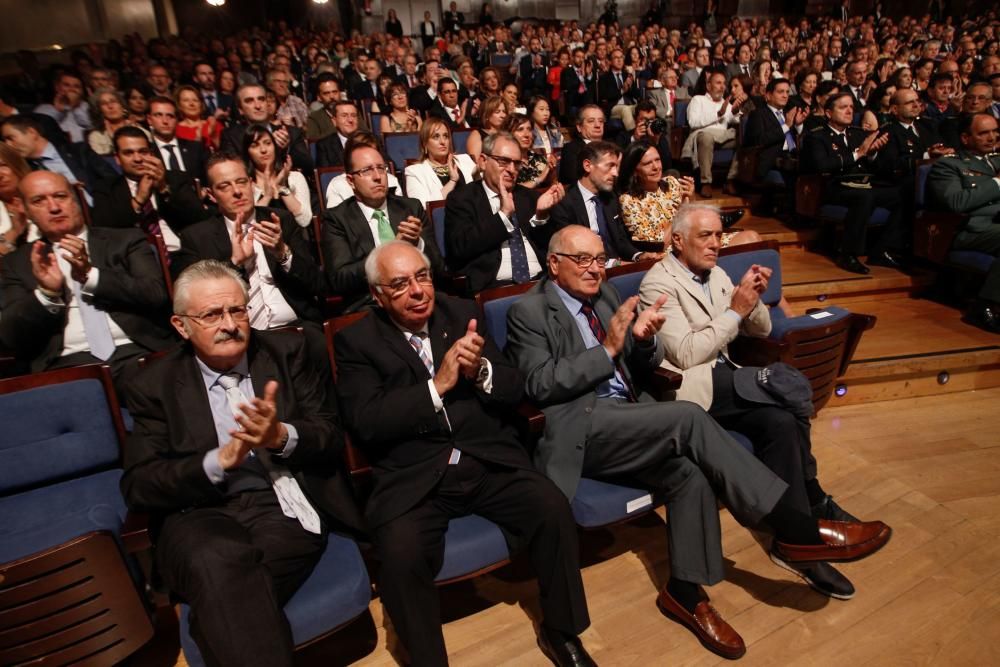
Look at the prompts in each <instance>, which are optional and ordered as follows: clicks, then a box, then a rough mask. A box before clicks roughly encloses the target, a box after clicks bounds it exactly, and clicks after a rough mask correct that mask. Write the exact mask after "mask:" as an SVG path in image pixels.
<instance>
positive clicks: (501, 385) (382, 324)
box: [334, 294, 531, 527]
mask: <svg viewBox="0 0 1000 667" xmlns="http://www.w3.org/2000/svg"><path fill="white" fill-rule="evenodd" d="M478 317H479V316H478V311H477V310H476V307H475V305H474V304H473V303H471V302H469V301H463V300H459V299H453V298H451V297H446V296H443V295H441V294H438V295H437V298H436V303H435V306H434V314H433V316H432V317H431V319H430V322H429V323H428V327H429V334H430V341H431V349H432V350H433V356H434V365H435V367H439V366H440V364H441V360H442V359H444V356H445V353H446V352H447V351H448V349H449V348H450V347H451V345H452V343H453V342H454V341H456V340H458V339H459V338H461V337H462V336H464V335H465V331H466V327H467V326H468V324H469V320H471V319H473V318H478ZM485 338H486V343H485V346H484V348H483V357H484V358H486V359H488V360H489V361H490V364H491V365H492V367H493V389H492V391H491V392H490V393H489V394H487V393H485V392H483V391H482V390H480V389H478V388H477V387H476V386H475V385H474V384H473V383H472V382H469V381H468V380H465V379H460V380H459V381H458V384H457V385H455V387H454V388H453V389H452V390H451V391H449V392H447V393H446V394H445V395H444V396H443V397H442V398H443V401H444V407H445V410H447V413H448V416H447V421H446V420H445V416H444V414H442V413H438V412H435V410H434V405H433V403H432V402H431V395H430V390H429V389H428V387H427V381H428V380H429V379H430V375H429V374H428V373H427V369H426V368H425V367H424V364H423V362H422V361H421V360H420V357H418V356H417V353H416V352H415V351H414V350H413V348H412V347H411V346H410V344H409V342H408V341H407V340H406V338H405V337H404V335H403V333H402V332H401V331H400V330H399V329H398V328H397V327H396V325H395V324H393V323H392V321H391V320H390V319H389V318H388V316H387V315H386V313H385V311H384V310H382V309H376V310H374V311H373V312H372V314H371V315H369V316H368V317H366V318H364V319H362V320H361V321H360V322H358V323H356V324H354V325H352V326H350V327H348V328H346V329H344V330H343V331H342V332H340V333H339V334H338V335H337V338H336V342H335V345H334V348H335V352H336V358H337V375H338V396H339V398H340V405H341V408H342V409H343V413H344V422H345V424H346V426H347V428H348V430H349V431H350V433H351V436H352V437H353V438H354V439H355V442H356V443H357V445H358V446H359V447H361V449H362V450H363V451H364V453H365V455H366V456H367V458H368V460H369V461H370V462H371V464H372V468H373V469H374V478H375V488H374V489H373V490H372V494H371V497H370V498H369V499H368V505H367V508H366V515H367V518H368V521H369V525H371V526H372V527H377V526H379V525H381V524H384V523H385V522H387V521H389V520H391V519H393V518H395V517H398V516H400V515H401V514H403V513H404V512H406V511H407V510H409V509H410V508H412V507H413V506H414V505H416V504H417V502H419V501H420V500H421V499H422V498H423V497H424V496H426V495H427V494H428V493H429V492H430V491H431V490H432V489H433V488H434V485H435V484H437V483H438V481H439V480H440V479H441V475H442V474H443V473H444V471H445V469H446V468H447V465H448V457H449V456H450V454H451V450H452V448H458V449H460V450H461V451H462V453H463V455H465V456H474V457H476V458H477V459H480V460H484V461H489V462H492V463H496V464H499V465H503V466H508V467H513V468H525V469H530V468H531V462H530V461H529V459H528V456H527V454H526V453H525V450H524V448H523V446H522V445H521V444H520V442H519V441H518V439H517V435H516V433H515V432H514V430H513V428H512V427H511V426H510V422H511V419H510V410H511V408H513V406H515V405H516V404H517V402H518V401H519V400H520V399H521V395H522V393H523V391H524V378H523V376H522V375H521V374H520V373H519V372H518V371H517V369H516V368H514V367H512V366H510V365H509V364H508V363H507V361H506V360H505V359H504V358H503V355H502V354H501V353H500V351H499V350H498V349H497V347H496V345H495V344H494V343H493V341H492V340H491V339H490V338H489V337H488V336H486V337H485ZM449 423H450V424H451V428H450V429H449V428H448V424H449Z"/></svg>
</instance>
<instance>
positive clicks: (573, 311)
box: [552, 280, 584, 317]
mask: <svg viewBox="0 0 1000 667" xmlns="http://www.w3.org/2000/svg"><path fill="white" fill-rule="evenodd" d="M552 286H553V287H555V288H556V294H558V295H559V299H560V300H562V302H563V305H564V306H566V310H568V311H569V313H570V315H572V316H573V317H576V316H577V315H579V314H580V310H581V309H583V304H584V302H583V300H582V299H578V298H576V297H575V296H573V295H572V294H570V293H569V292H567V291H566V290H564V289H563V288H562V287H559V284H558V283H556V281H554V280H553V281H552Z"/></svg>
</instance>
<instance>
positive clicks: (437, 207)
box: [427, 200, 445, 258]
mask: <svg viewBox="0 0 1000 667" xmlns="http://www.w3.org/2000/svg"><path fill="white" fill-rule="evenodd" d="M427 214H428V215H429V216H430V218H431V224H432V225H434V240H435V241H436V242H437V245H438V251H439V252H440V253H441V257H442V258H444V256H445V254H444V253H445V248H444V200H439V201H429V202H427Z"/></svg>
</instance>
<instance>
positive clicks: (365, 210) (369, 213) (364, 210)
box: [354, 197, 389, 221]
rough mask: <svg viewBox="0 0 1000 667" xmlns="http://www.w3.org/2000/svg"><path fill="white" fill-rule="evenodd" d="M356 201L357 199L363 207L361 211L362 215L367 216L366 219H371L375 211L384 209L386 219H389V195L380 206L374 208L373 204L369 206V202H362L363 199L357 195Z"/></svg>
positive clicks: (359, 206)
mask: <svg viewBox="0 0 1000 667" xmlns="http://www.w3.org/2000/svg"><path fill="white" fill-rule="evenodd" d="M354 201H356V202H357V203H358V208H360V209H361V213H362V215H364V216H365V220H368V221H370V220H371V219H372V216H373V215H375V211H382V213H384V214H385V219H386V220H388V219H389V210H388V203H389V199H388V197H387V198H386V200H385V201H384V202H382V205H381V206H379V207H378V208H372V207H371V206H368V205H367V204H363V203H361V200H360V199H358V198H357V197H355V198H354Z"/></svg>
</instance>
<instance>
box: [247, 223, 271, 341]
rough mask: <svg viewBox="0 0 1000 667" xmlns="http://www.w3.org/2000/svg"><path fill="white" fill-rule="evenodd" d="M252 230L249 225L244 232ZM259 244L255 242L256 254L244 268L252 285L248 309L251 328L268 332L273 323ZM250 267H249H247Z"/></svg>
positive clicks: (248, 260)
mask: <svg viewBox="0 0 1000 667" xmlns="http://www.w3.org/2000/svg"><path fill="white" fill-rule="evenodd" d="M249 229H250V226H249V225H247V226H246V228H245V229H244V230H243V233H244V234H246V233H247V232H248V231H249ZM256 246H257V242H256V241H255V242H254V254H253V255H251V256H250V257H249V258H248V259H247V264H244V267H245V268H246V271H247V282H248V283H249V284H250V294H249V299H248V300H247V309H248V310H249V311H250V326H251V327H252V328H254V329H257V330H261V331H262V330H266V329H267V328H268V325H269V323H270V321H271V309H270V308H268V306H267V302H266V301H265V300H264V289H263V288H264V286H263V281H264V277H263V276H261V274H260V270H259V268H258V263H259V262H260V261H261V260H262V259H263V258H262V257H259V256H258V255H257V252H256V250H257V247H256ZM247 265H249V266H247Z"/></svg>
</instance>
